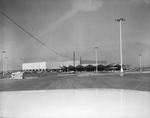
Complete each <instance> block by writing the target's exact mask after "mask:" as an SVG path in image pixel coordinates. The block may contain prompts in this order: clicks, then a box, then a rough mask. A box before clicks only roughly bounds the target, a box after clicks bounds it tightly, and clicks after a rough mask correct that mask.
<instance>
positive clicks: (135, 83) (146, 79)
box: [0, 73, 150, 91]
mask: <svg viewBox="0 0 150 118" xmlns="http://www.w3.org/2000/svg"><path fill="white" fill-rule="evenodd" d="M80 75H81V74H80ZM83 88H114V89H130V90H141V91H150V73H126V74H125V75H124V76H123V77H121V76H120V75H119V74H117V73H116V74H111V75H108V74H107V75H106V74H98V75H91V74H89V73H88V74H86V75H84V76H83V75H82V76H79V75H73V74H60V75H47V76H42V77H38V78H34V79H23V80H12V79H1V80H0V91H18V90H19V91H20V90H50V89H83Z"/></svg>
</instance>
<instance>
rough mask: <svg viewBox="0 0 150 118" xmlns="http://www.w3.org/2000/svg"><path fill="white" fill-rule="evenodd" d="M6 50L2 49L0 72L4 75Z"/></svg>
mask: <svg viewBox="0 0 150 118" xmlns="http://www.w3.org/2000/svg"><path fill="white" fill-rule="evenodd" d="M5 53H6V52H5V51H4V50H3V51H2V73H3V76H4V74H5V73H4V54H5Z"/></svg>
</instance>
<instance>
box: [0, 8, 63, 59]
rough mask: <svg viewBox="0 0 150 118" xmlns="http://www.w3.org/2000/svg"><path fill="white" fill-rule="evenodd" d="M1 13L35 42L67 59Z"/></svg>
mask: <svg viewBox="0 0 150 118" xmlns="http://www.w3.org/2000/svg"><path fill="white" fill-rule="evenodd" d="M0 13H1V14H2V15H4V16H5V17H6V18H8V19H9V20H10V21H11V22H13V23H14V24H15V25H17V26H18V27H19V28H20V29H22V30H23V31H24V32H25V33H27V34H28V35H29V36H31V37H32V38H33V39H34V40H36V41H37V42H39V43H40V44H41V45H43V46H45V47H46V48H47V49H49V50H50V51H52V52H54V53H55V54H57V55H59V56H61V57H63V58H66V56H64V55H61V54H59V53H58V52H57V51H55V50H53V49H52V48H50V47H48V46H47V45H46V44H44V43H43V42H42V41H40V40H39V39H37V38H36V37H35V36H33V35H32V34H31V33H29V32H28V31H27V30H25V29H24V28H23V27H22V26H21V25H19V24H18V23H16V22H15V21H14V20H13V19H12V18H10V17H9V16H8V15H6V14H5V13H4V12H2V11H1V10H0Z"/></svg>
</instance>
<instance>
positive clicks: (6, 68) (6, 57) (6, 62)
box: [5, 57, 8, 73]
mask: <svg viewBox="0 0 150 118" xmlns="http://www.w3.org/2000/svg"><path fill="white" fill-rule="evenodd" d="M7 59H8V58H7V57H5V60H6V62H5V65H6V67H5V71H6V73H7V71H8V70H7Z"/></svg>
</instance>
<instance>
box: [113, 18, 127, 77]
mask: <svg viewBox="0 0 150 118" xmlns="http://www.w3.org/2000/svg"><path fill="white" fill-rule="evenodd" d="M125 20H126V19H124V18H120V19H116V20H115V21H117V22H119V26H120V66H121V68H120V76H123V67H122V29H121V28H122V27H121V22H122V21H125Z"/></svg>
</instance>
